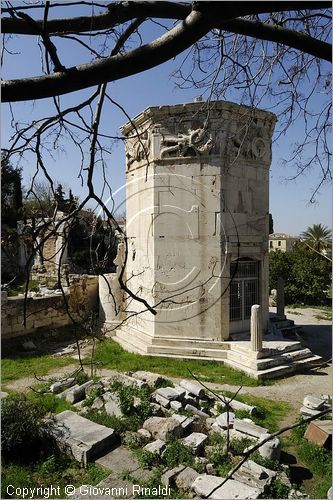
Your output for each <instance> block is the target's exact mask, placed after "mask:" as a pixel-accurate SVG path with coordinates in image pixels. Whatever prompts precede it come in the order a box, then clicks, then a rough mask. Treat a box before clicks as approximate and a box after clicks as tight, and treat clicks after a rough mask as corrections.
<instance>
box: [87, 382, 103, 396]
mask: <svg viewBox="0 0 333 500" xmlns="http://www.w3.org/2000/svg"><path fill="white" fill-rule="evenodd" d="M102 389H103V384H102V383H101V382H94V383H93V384H91V385H90V386H89V387H87V388H86V397H87V396H90V394H91V393H92V392H94V391H97V390H101V392H102Z"/></svg>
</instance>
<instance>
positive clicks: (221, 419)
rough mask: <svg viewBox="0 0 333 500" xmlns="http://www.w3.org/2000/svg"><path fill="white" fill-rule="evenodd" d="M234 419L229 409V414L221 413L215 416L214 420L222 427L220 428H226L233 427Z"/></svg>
mask: <svg viewBox="0 0 333 500" xmlns="http://www.w3.org/2000/svg"><path fill="white" fill-rule="evenodd" d="M234 421H235V414H234V413H233V412H232V411H229V415H228V413H227V412H224V413H221V415H219V416H218V417H216V420H215V422H216V423H217V424H218V425H219V426H220V427H222V429H228V428H230V427H233V425H234Z"/></svg>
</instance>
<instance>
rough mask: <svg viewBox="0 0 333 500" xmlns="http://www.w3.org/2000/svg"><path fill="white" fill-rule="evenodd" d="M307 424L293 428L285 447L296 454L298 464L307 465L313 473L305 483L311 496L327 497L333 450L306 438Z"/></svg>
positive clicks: (330, 480)
mask: <svg viewBox="0 0 333 500" xmlns="http://www.w3.org/2000/svg"><path fill="white" fill-rule="evenodd" d="M307 426H308V425H307V424H303V425H300V426H299V427H297V428H295V429H293V430H292V431H291V433H290V435H289V436H288V438H287V439H286V440H285V447H286V449H287V451H288V452H290V453H292V454H294V455H296V457H297V462H298V464H299V465H304V466H306V467H307V468H308V469H309V471H310V473H311V474H312V478H311V480H308V481H305V482H304V484H303V487H304V489H305V490H306V493H307V494H308V495H309V496H310V498H327V492H328V490H329V488H330V487H331V485H332V455H331V451H330V450H327V449H326V448H322V447H321V446H317V445H315V444H313V443H310V442H309V441H307V440H306V439H304V437H303V435H304V433H305V431H306V429H307Z"/></svg>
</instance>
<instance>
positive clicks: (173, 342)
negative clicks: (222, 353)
mask: <svg viewBox="0 0 333 500" xmlns="http://www.w3.org/2000/svg"><path fill="white" fill-rule="evenodd" d="M152 345H153V346H154V345H156V346H157V345H158V346H165V347H178V346H180V347H183V346H185V347H186V348H188V347H190V348H193V349H199V350H200V349H214V350H216V349H221V350H227V349H229V342H228V341H225V342H220V341H217V340H216V341H215V340H198V339H180V338H172V337H155V338H153V339H152Z"/></svg>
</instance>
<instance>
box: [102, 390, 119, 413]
mask: <svg viewBox="0 0 333 500" xmlns="http://www.w3.org/2000/svg"><path fill="white" fill-rule="evenodd" d="M104 408H105V412H106V413H107V415H110V416H112V415H114V416H115V417H121V416H122V411H121V409H120V402H119V400H118V398H117V397H116V396H115V395H113V394H112V397H110V399H109V400H108V401H107V402H106V403H105V405H104Z"/></svg>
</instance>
